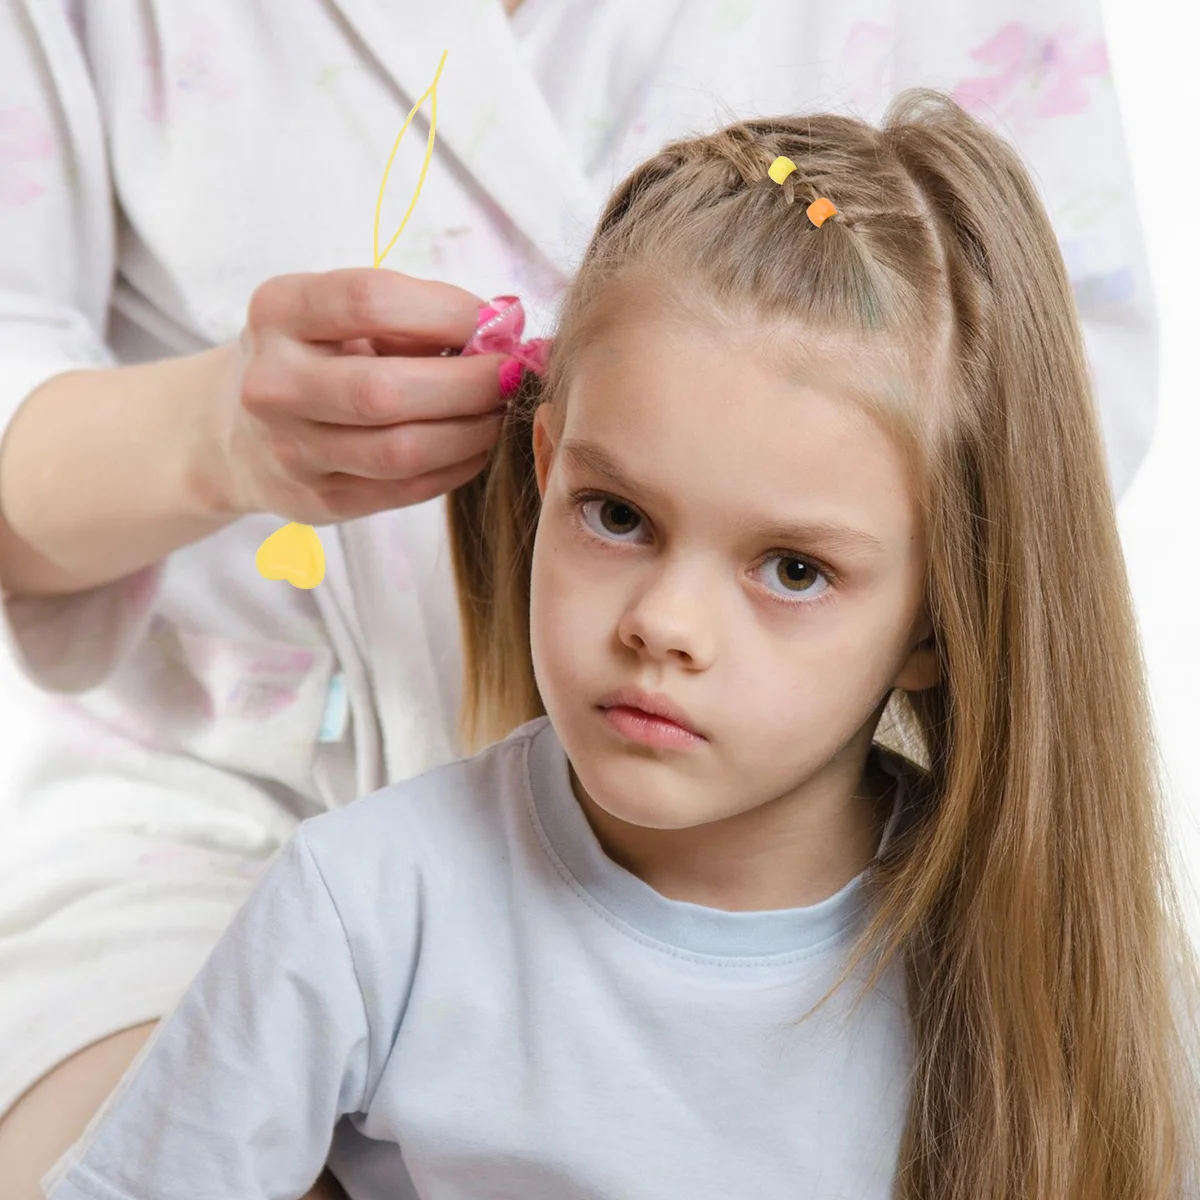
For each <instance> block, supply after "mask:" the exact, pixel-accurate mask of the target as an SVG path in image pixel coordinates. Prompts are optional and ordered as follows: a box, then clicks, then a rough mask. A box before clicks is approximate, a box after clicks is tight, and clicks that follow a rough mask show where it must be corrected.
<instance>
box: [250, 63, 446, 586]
mask: <svg viewBox="0 0 1200 1200" xmlns="http://www.w3.org/2000/svg"><path fill="white" fill-rule="evenodd" d="M449 53H450V52H449V50H443V51H442V58H441V61H440V62H439V63H438V68H437V71H436V72H435V74H434V76H433V82H432V83H431V84H430V85H429V87H427V88H426V89H425V91H424V92H423V93H422V94H421V97H420V98H419V99H418V100H417V102H416V104H414V105H413V106H412V108H411V109H410V110H409V113H408V116H407V117H406V118H405V120H404V124H403V125H401V126H400V132H399V133H398V134H396V140H395V142H394V143H393V144H392V152H391V154H389V155H388V160H387V166H385V167H384V169H383V180H382V181H381V183H380V184H379V198H378V199H377V200H376V202H375V231H374V243H373V250H374V257H375V261H374V263H373V264H372V265H373V266H376V267H378V266H379V264H380V263H382V262H383V260H384V259H385V258H387V256H388V253H389V251H390V250H391V248H392V247H393V246H394V245H395V244H396V239H397V238H398V237H399V236H400V234H401V232H402V231H403V229H404V226H405V225H407V224H408V218H409V217H410V216H412V211H413V209H414V208H415V207H416V204H417V197H418V196H419V195H420V194H421V188H422V187H424V186H425V173H426V172H427V171H428V170H429V161H430V159H431V158H432V157H433V139H434V134H435V133H436V131H437V85H438V80H439V79H440V78H441V75H442V67H444V66H445V65H446V55H447V54H449ZM426 100H431V101H432V103H431V104H430V106H429V137H428V138H427V139H426V142H425V161H424V163H423V164H422V165H421V175H420V178H419V179H418V180H417V187H416V191H414V192H413V198H412V200H410V201H409V205H408V211H407V212H406V213H405V214H404V219H403V220H402V221H401V222H400V227H399V228H398V229H397V230H396V232H395V233H394V234H393V235H392V240H391V241H390V242H388V244H387V245H386V246H385V247H384V250H383V253H382V254H380V253H379V213H380V210H381V209H382V207H383V193H384V190H385V189H386V188H387V181H388V174H389V173H390V172H391V169H392V162H393V161H394V160H395V157H396V151H397V150H399V149H400V139H401V138H402V137H403V136H404V133H405V131H406V130H407V129H408V127H409V125H411V124H412V119H413V117H414V116H416V113H417V109H419V108H420V107H421V105H422V104H424V103H425V101H426ZM254 565H255V566H256V567H257V568H258V573H259V574H260V575H261V576H262V577H263V578H264V579H286V580H287V582H288V583H290V584H291V585H292V586H293V587H298V588H304V589H305V590H310V589H312V588H315V587H316V586H317V584H318V583H320V582H321V580H322V579H324V578H325V550H324V547H322V545H321V539H320V538H319V537H318V536H317V531H316V530H315V529H314V528H313V527H312V526H311V525H302V524H300V523H299V522H296V521H293V522H291V524H288V525H284V526H283V528H282V529H277V530H276V531H275V532H274V533H273V534H271V536H270V537H269V538H267V539H266V541H264V542H263V544H262V545H261V546H259V548H258V553H257V554H255V556H254Z"/></svg>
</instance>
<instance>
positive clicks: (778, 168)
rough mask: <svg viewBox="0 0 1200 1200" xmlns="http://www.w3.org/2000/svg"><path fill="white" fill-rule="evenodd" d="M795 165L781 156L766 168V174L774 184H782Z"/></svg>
mask: <svg viewBox="0 0 1200 1200" xmlns="http://www.w3.org/2000/svg"><path fill="white" fill-rule="evenodd" d="M795 169H796V164H795V163H794V162H792V160H791V159H790V158H784V156H783V155H782V154H781V155H780V156H779V157H778V158H777V159H776V160H775V161H774V162H773V163H772V164H771V165H770V166H769V167H768V168H767V174H768V175H770V177H771V178H772V179H773V180H774V181H775V182H776V183H782V182H783V181H784V180H785V179H786V178H787V177H788V176H789V175H790V174H791V173H792V172H793V171H794V170H795Z"/></svg>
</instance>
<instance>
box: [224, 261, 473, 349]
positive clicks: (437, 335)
mask: <svg viewBox="0 0 1200 1200" xmlns="http://www.w3.org/2000/svg"><path fill="white" fill-rule="evenodd" d="M481 303H482V301H481V300H480V299H479V297H478V296H474V295H472V294H471V293H470V292H468V291H465V290H464V289H463V288H460V287H455V286H454V285H453V284H451V283H442V282H440V281H438V280H433V279H419V278H417V277H416V276H415V275H403V274H401V273H400V272H399V271H389V270H387V269H386V268H384V267H344V268H341V269H340V270H335V271H322V272H310V273H298V274H291V275H277V276H274V277H273V278H271V279H268V280H267V281H266V282H265V283H263V284H260V285H259V287H258V288H256V289H255V291H254V294H253V295H252V296H251V298H250V306H249V310H248V313H247V317H246V325H247V328H249V329H250V330H252V331H256V332H257V331H265V330H278V331H281V332H283V333H285V334H287V335H288V336H289V337H292V338H295V339H296V340H298V341H305V342H310V341H311V342H344V341H349V340H351V339H353V338H377V337H387V336H394V337H402V338H411V339H414V340H417V341H423V342H428V343H430V344H436V345H439V346H461V345H463V344H464V343H465V342H466V341H467V339H468V338H470V336H471V334H472V333H473V332H474V329H475V325H476V322H477V320H478V317H479V305H480V304H481Z"/></svg>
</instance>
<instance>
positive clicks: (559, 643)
mask: <svg viewBox="0 0 1200 1200" xmlns="http://www.w3.org/2000/svg"><path fill="white" fill-rule="evenodd" d="M451 520H452V528H451V534H452V538H453V546H454V554H455V567H456V572H457V576H458V581H459V586H460V593H461V602H462V612H463V629H464V643H465V650H466V661H467V667H468V677H467V691H466V703H465V706H464V713H463V717H464V728H465V729H466V730H467V731H468V733H469V734H470V736H471V738H472V741H471V742H470V744H471V745H472V746H475V747H480V746H482V747H483V748H481V749H479V750H478V751H477V752H476V753H475V754H474V755H473V756H472V757H469V758H466V759H464V760H461V761H458V762H455V763H452V764H450V765H448V766H445V767H441V768H438V769H436V770H433V771H430V772H428V773H426V774H424V775H422V776H420V777H418V778H416V779H413V780H410V781H407V782H405V783H401V784H397V785H394V786H392V787H389V788H386V789H384V790H383V791H381V792H378V793H376V794H374V795H371V796H368V797H366V798H365V799H362V800H360V801H358V802H356V803H355V804H353V805H351V806H350V807H348V808H343V809H340V810H336V811H333V812H330V813H327V814H324V815H322V816H319V817H316V818H313V819H311V820H309V821H307V822H305V823H304V824H303V825H302V826H301V827H300V829H299V830H298V832H297V833H296V835H295V836H294V837H293V838H292V840H291V841H290V842H289V843H288V844H287V845H286V846H285V848H284V849H283V851H282V852H281V853H280V854H279V855H278V857H277V858H276V860H275V862H274V863H273V864H272V866H271V868H270V869H269V870H268V872H267V874H266V875H265V877H264V878H263V879H262V881H261V883H260V885H259V886H258V888H257V889H256V891H255V892H254V894H253V896H252V897H251V899H250V900H249V901H248V902H247V904H246V905H245V907H244V908H243V909H242V911H241V912H240V914H239V916H238V918H237V920H236V921H235V922H234V924H233V926H232V927H231V928H230V929H229V931H228V933H227V934H226V935H225V937H224V938H223V939H222V941H221V942H220V944H219V945H218V947H217V948H216V950H215V951H214V953H213V955H212V956H211V958H210V959H209V961H208V963H207V965H206V966H205V968H204V969H203V971H202V972H201V973H200V975H199V977H198V978H197V979H196V981H195V983H194V984H193V986H192V987H191V989H190V990H189V991H188V993H187V994H186V996H185V997H184V999H183V1000H182V1002H181V1003H180V1005H179V1007H178V1009H177V1010H176V1012H175V1013H174V1015H173V1016H172V1017H171V1019H170V1020H169V1021H168V1022H166V1023H165V1024H164V1025H163V1026H162V1027H161V1028H160V1030H159V1031H158V1033H157V1034H156V1036H155V1038H154V1039H153V1041H152V1042H151V1043H150V1044H149V1045H148V1047H147V1048H146V1051H145V1052H144V1053H143V1056H142V1059H141V1062H140V1065H139V1067H138V1068H137V1069H136V1070H135V1071H133V1072H131V1073H130V1075H129V1076H127V1078H126V1080H125V1082H124V1084H123V1085H122V1087H121V1088H120V1089H119V1090H118V1092H117V1093H116V1095H115V1096H114V1097H113V1099H112V1100H111V1101H110V1103H109V1105H108V1106H107V1108H106V1109H105V1110H104V1111H103V1112H102V1113H101V1114H100V1115H99V1116H98V1118H97V1120H96V1121H95V1122H93V1125H92V1127H91V1128H90V1129H89V1131H88V1133H87V1134H85V1136H84V1138H83V1140H82V1141H81V1142H80V1144H79V1146H78V1147H77V1148H76V1150H75V1151H74V1152H73V1153H72V1154H71V1155H69V1156H68V1158H67V1159H66V1160H64V1162H63V1163H62V1164H60V1167H59V1168H58V1169H57V1171H56V1172H55V1176H56V1179H57V1182H56V1183H55V1185H54V1186H52V1190H51V1191H50V1192H49V1195H50V1197H51V1200H176V1198H178V1200H218V1198H219V1200H254V1198H263V1200H265V1198H267V1197H273V1198H284V1197H297V1196H300V1195H301V1194H302V1193H304V1192H305V1191H306V1190H307V1189H308V1188H309V1187H310V1186H311V1185H312V1183H313V1181H314V1180H315V1179H316V1178H317V1176H318V1174H319V1173H320V1172H321V1170H322V1168H323V1166H324V1165H325V1163H326V1161H327V1160H328V1162H329V1164H330V1166H331V1168H332V1170H333V1172H334V1174H335V1175H336V1176H337V1177H338V1179H339V1180H340V1181H341V1183H342V1185H343V1186H344V1188H345V1190H346V1192H347V1194H348V1195H349V1196H350V1197H351V1198H352V1200H383V1198H384V1197H389V1198H390V1197H422V1198H423V1200H467V1198H471V1200H478V1198H480V1197H483V1196H487V1197H493V1198H496V1197H505V1198H507V1197H512V1198H517V1197H520V1198H521V1200H535V1198H542V1197H545V1198H547V1200H549V1198H551V1197H553V1198H554V1200H570V1198H576V1197H578V1198H583V1197H588V1198H597V1200H598V1198H601V1197H602V1198H604V1200H614V1198H616V1197H664V1198H665V1197H689V1198H691V1200H694V1198H700V1197H713V1198H714V1200H716V1198H718V1197H719V1198H721V1200H729V1198H731V1197H741V1196H764V1197H768V1196H769V1197H783V1196H788V1197H791V1196H795V1197H806V1198H807V1197H816V1198H829V1200H832V1198H833V1197H855V1198H861V1200H882V1198H883V1197H888V1196H896V1197H902V1198H904V1200H918V1198H921V1200H925V1198H928V1200H934V1198H936V1200H967V1198H968V1197H970V1198H971V1200H1016V1198H1018V1197H1019V1198H1020V1200H1118V1198H1119V1200H1130V1198H1134V1197H1136V1198H1137V1200H1168V1198H1170V1200H1181V1198H1183V1197H1185V1196H1195V1195H1197V1194H1198V1192H1197V1189H1198V1188H1200V1172H1198V1171H1197V1165H1196V1161H1195V1157H1196V1154H1197V1147H1198V1146H1200V1137H1198V1136H1197V1134H1198V1133H1200V1122H1198V1121H1197V1112H1196V1108H1197V1106H1196V1097H1197V1092H1198V1091H1200V1071H1198V1069H1197V1063H1196V1061H1195V1058H1194V1044H1195V1030H1194V1017H1195V1012H1194V1009H1195V1001H1196V998H1197V997H1198V996H1200V976H1198V973H1197V969H1196V962H1195V956H1194V951H1193V948H1192V947H1191V945H1190V943H1189V940H1188V934H1187V932H1186V928H1187V927H1186V923H1185V920H1184V918H1183V916H1182V915H1181V913H1180V911H1179V905H1178V901H1177V899H1176V895H1175V892H1174V890H1173V882H1172V878H1171V873H1170V866H1169V862H1168V858H1169V856H1168V852H1167V846H1166V845H1165V840H1164V824H1163V814H1162V803H1161V794H1160V781H1159V779H1158V775H1157V770H1156V759H1155V749H1154V742H1153V732H1152V725H1151V719H1150V715H1149V706H1148V700H1147V693H1146V687H1145V681H1144V674H1143V667H1142V663H1141V659H1140V656H1139V647H1138V642H1137V637H1136V627H1135V621H1134V615H1133V612H1132V606H1131V601H1130V595H1129V591H1128V587H1127V583H1126V579H1125V573H1124V564H1123V560H1122V555H1121V547H1120V543H1119V539H1118V532H1117V524H1116V520H1115V515H1114V511H1113V503H1112V498H1111V495H1110V491H1109V486H1108V479H1107V475H1106V469H1105V459H1104V448H1103V445H1102V439H1101V435H1100V432H1099V425H1098V422H1097V418H1096V414H1095V411H1094V409H1093V404H1092V398H1091V394H1090V387H1089V378H1088V367H1087V362H1086V358H1085V353H1084V350H1083V346H1082V342H1081V338H1080V333H1079V327H1078V324H1077V320H1076V314H1075V310H1074V307H1073V303H1072V296H1071V292H1070V288H1069V284H1068V281H1067V277H1066V273H1065V270H1064V267H1063V264H1062V261H1061V258H1060V256H1059V253H1058V250H1057V247H1056V244H1055V238H1054V233H1053V231H1052V228H1051V226H1050V223H1049V221H1048V219H1047V216H1046V214H1045V212H1044V210H1043V207H1042V205H1041V203H1040V200H1039V198H1038V195H1037V193H1036V190H1035V188H1034V185H1033V183H1032V181H1031V180H1030V177H1029V175H1028V173H1027V172H1026V170H1025V169H1024V167H1023V166H1022V164H1021V162H1020V161H1019V159H1018V158H1017V156H1016V155H1015V153H1014V151H1013V150H1012V149H1011V148H1010V146H1009V145H1008V144H1007V143H1006V142H1004V141H1003V140H1001V139H1000V138H999V137H998V136H997V135H995V134H994V133H992V132H990V131H989V130H988V129H987V128H986V127H984V126H982V125H981V124H980V123H978V122H976V121H975V120H973V119H972V118H970V117H969V116H968V115H967V114H966V113H965V112H964V111H963V110H962V109H960V108H959V107H958V106H956V105H955V104H954V103H953V102H952V101H950V100H949V98H948V97H946V96H944V95H942V94H941V93H938V92H934V91H930V90H927V89H915V90H912V91H909V92H906V93H904V94H902V95H901V96H900V97H899V98H898V99H897V100H896V101H895V102H894V103H893V105H892V107H891V108H890V110H889V112H888V114H887V116H886V119H885V122H884V124H883V126H882V127H881V128H879V129H876V128H872V127H870V126H868V125H867V124H865V123H863V122H860V121H858V120H855V119H851V118H849V117H845V116H837V115H814V116H800V117H784V118H776V119H763V120H751V121H746V122H741V123H738V124H735V125H732V126H730V127H729V128H727V129H724V130H722V131H720V132H719V133H716V134H713V135H711V136H706V137H696V138H692V139H689V140H686V141H681V142H677V143H673V144H671V145H669V146H667V147H666V148H665V149H664V150H663V151H662V152H661V153H660V154H659V155H658V156H656V157H655V158H653V159H652V160H650V161H649V162H647V163H645V164H644V165H642V166H641V167H639V168H638V169H637V170H636V171H634V172H633V174H632V175H631V176H630V177H629V178H628V179H626V180H625V181H624V183H622V185H621V186H620V187H619V188H618V189H617V192H616V194H615V195H614V196H613V198H612V200H611V201H610V203H609V204H608V206H607V208H606V210H605V212H604V214H603V216H602V218H601V221H600V225H599V227H598V229H597V230H596V233H595V235H594V237H593V239H592V242H591V244H590V247H589V249H588V252H587V255H586V257H585V260H584V262H583V264H582V267H581V269H580V271H579V273H578V276H577V278H576V280H575V282H574V284H573V286H572V288H571V290H570V292H569V294H568V296H567V297H566V300H565V304H564V309H563V313H562V319H561V322H560V325H559V329H558V332H557V336H556V338H555V340H554V343H553V347H552V350H551V352H550V357H549V362H548V364H547V369H546V373H545V375H544V376H538V375H537V374H536V373H534V372H527V373H526V375H525V376H524V379H523V380H522V383H521V386H520V389H519V391H518V393H517V395H516V398H515V400H514V403H513V407H512V410H511V417H510V421H509V428H508V434H507V436H506V437H505V438H504V439H503V440H502V442H501V444H500V446H499V447H498V449H497V451H496V453H495V454H494V456H493V459H492V461H491V463H490V465H489V467H488V468H487V470H486V471H485V472H484V474H483V475H481V476H479V477H478V478H477V479H476V480H475V481H473V482H472V483H471V484H470V485H468V486H466V487H464V488H462V489H459V490H458V491H457V492H456V493H455V495H454V497H453V505H452V509H451ZM885 715H887V717H888V721H887V723H886V728H889V729H891V730H892V731H893V732H894V733H895V734H896V737H897V739H898V746H886V745H884V744H883V743H882V742H881V741H876V740H875V735H876V732H877V730H878V729H879V728H880V725H881V722H882V719H883V718H884V716H885ZM868 963H869V964H870V970H869V971H867V970H863V968H864V967H865V966H866V965H867V964H868ZM851 978H856V979H857V981H858V984H859V986H858V987H856V988H855V989H853V995H847V994H846V989H845V988H843V987H842V986H841V985H842V984H844V983H846V982H847V981H848V980H850V979H851Z"/></svg>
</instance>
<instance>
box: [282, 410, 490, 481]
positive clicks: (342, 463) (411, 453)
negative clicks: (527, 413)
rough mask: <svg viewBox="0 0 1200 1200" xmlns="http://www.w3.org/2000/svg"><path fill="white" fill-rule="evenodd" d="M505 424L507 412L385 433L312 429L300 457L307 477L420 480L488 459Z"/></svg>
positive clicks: (345, 427)
mask: <svg viewBox="0 0 1200 1200" xmlns="http://www.w3.org/2000/svg"><path fill="white" fill-rule="evenodd" d="M503 421H504V414H503V413H489V414H486V415H484V416H477V417H458V418H456V419H454V420H450V421H410V422H406V423H405V424H403V425H391V426H388V427H387V428H384V429H378V428H376V429H363V428H361V427H355V426H352V425H320V426H313V425H309V426H308V427H307V428H306V430H305V432H304V434H303V435H302V439H301V444H300V446H299V447H298V453H299V456H300V457H301V459H302V460H303V465H304V470H305V473H314V474H318V475H333V474H345V475H354V476H356V477H358V478H360V479H377V480H392V481H395V480H405V479H419V478H420V477H421V476H423V475H429V474H431V473H433V472H438V471H444V470H447V469H452V468H454V467H455V466H457V465H458V464H459V463H462V462H465V461H468V460H470V459H473V458H476V457H477V456H478V455H480V454H486V453H487V452H488V451H489V450H490V449H491V448H492V446H494V445H495V444H496V440H497V439H498V438H499V436H500V429H501V426H502V424H503Z"/></svg>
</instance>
